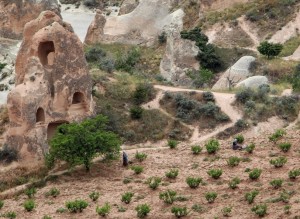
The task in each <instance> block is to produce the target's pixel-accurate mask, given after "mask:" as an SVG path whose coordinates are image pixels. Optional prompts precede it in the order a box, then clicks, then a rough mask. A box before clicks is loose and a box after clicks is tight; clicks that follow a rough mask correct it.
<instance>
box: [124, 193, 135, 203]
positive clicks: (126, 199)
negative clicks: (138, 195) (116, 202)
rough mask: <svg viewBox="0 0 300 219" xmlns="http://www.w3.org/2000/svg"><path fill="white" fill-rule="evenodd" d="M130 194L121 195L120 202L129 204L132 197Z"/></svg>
mask: <svg viewBox="0 0 300 219" xmlns="http://www.w3.org/2000/svg"><path fill="white" fill-rule="evenodd" d="M133 195H134V194H133V193H132V192H126V193H124V194H123V195H122V198H121V201H122V202H124V203H125V204H129V203H130V202H131V199H132V197H133Z"/></svg>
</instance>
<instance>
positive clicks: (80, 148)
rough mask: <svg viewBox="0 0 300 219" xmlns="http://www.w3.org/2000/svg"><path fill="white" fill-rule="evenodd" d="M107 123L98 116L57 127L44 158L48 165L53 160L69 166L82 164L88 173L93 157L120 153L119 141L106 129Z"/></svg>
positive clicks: (103, 117)
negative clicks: (63, 162)
mask: <svg viewBox="0 0 300 219" xmlns="http://www.w3.org/2000/svg"><path fill="white" fill-rule="evenodd" d="M107 122H108V119H107V117H105V116H103V115H98V116H96V117H95V118H93V119H86V120H85V121H83V122H81V123H76V122H74V123H70V124H63V125H61V126H59V127H58V129H57V131H56V133H55V135H54V137H53V138H52V139H51V141H50V150H49V154H47V155H46V162H47V163H48V166H50V167H51V166H53V164H54V161H55V160H63V161H66V162H67V163H68V164H69V165H70V167H73V166H75V165H81V164H84V166H85V168H86V170H87V171H89V170H90V166H91V163H92V160H93V158H95V157H97V156H99V155H110V154H114V153H119V151H120V145H121V141H120V139H119V137H118V135H116V134H115V133H113V132H111V131H109V130H107V126H106V124H107Z"/></svg>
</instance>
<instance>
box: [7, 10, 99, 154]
mask: <svg viewBox="0 0 300 219" xmlns="http://www.w3.org/2000/svg"><path fill="white" fill-rule="evenodd" d="M15 71H16V87H15V88H14V89H13V90H12V91H11V92H10V93H9V95H8V101H7V107H8V113H9V119H10V127H9V130H8V133H7V138H6V140H7V144H8V145H9V146H10V147H13V148H16V149H17V150H18V151H19V152H20V153H21V155H22V157H23V158H26V157H27V156H29V157H32V156H34V155H37V157H41V156H42V154H44V153H45V152H46V151H47V150H48V144H47V141H48V140H49V139H50V138H51V137H52V136H53V134H54V132H55V130H56V128H57V126H58V125H60V124H62V123H69V122H72V121H79V120H82V119H84V118H85V117H87V116H90V115H91V114H92V113H93V101H92V97H91V91H92V86H91V79H90V76H89V73H88V67H87V63H86V60H85V56H84V52H83V47H82V43H81V42H80V40H79V38H78V37H77V36H76V35H75V34H74V32H73V29H72V27H71V26H70V25H69V24H67V23H65V22H63V21H62V20H61V18H60V17H59V16H57V15H56V14H55V13H53V12H51V11H45V12H42V13H41V14H40V16H39V17H38V18H37V19H35V20H33V21H31V22H29V23H27V24H26V25H25V29H24V38H23V42H22V44H21V47H20V50H19V53H18V55H17V59H16V68H15Z"/></svg>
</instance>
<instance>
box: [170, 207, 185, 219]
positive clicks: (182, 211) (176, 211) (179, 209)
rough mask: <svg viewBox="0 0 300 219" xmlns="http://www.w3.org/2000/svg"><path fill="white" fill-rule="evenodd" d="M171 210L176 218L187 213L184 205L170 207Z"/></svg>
mask: <svg viewBox="0 0 300 219" xmlns="http://www.w3.org/2000/svg"><path fill="white" fill-rule="evenodd" d="M171 212H172V213H173V214H174V215H175V217H177V218H181V217H184V216H186V215H187V214H188V211H187V208H186V207H172V209H171Z"/></svg>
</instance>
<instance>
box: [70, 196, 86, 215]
mask: <svg viewBox="0 0 300 219" xmlns="http://www.w3.org/2000/svg"><path fill="white" fill-rule="evenodd" d="M87 206H88V203H87V202H86V201H83V200H80V199H78V200H75V201H68V202H66V208H67V209H68V210H69V211H70V212H72V213H76V212H82V211H83V209H85V208H86V207H87Z"/></svg>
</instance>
